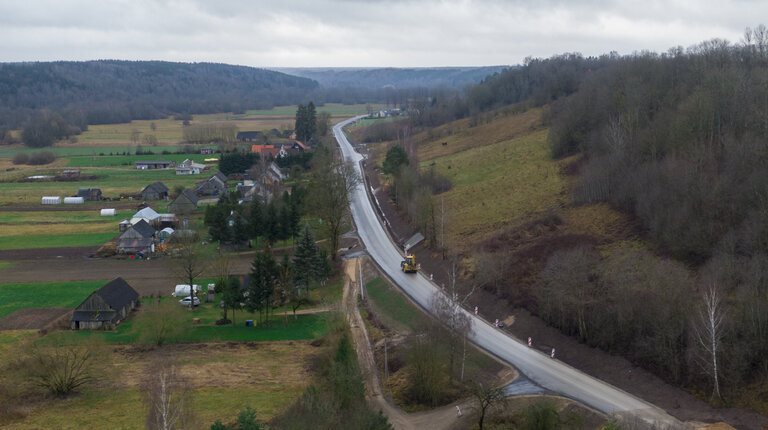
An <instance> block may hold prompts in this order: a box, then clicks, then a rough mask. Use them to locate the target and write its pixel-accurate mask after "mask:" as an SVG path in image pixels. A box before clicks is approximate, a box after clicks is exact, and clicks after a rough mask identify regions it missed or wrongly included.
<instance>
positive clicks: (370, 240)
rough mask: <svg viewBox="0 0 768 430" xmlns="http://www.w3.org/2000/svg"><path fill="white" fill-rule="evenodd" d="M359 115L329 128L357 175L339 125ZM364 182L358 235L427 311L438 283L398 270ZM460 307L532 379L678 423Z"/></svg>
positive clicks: (648, 418)
mask: <svg viewBox="0 0 768 430" xmlns="http://www.w3.org/2000/svg"><path fill="white" fill-rule="evenodd" d="M362 117H363V116H357V117H353V118H350V119H347V120H345V121H342V122H340V123H338V124H336V125H335V126H334V127H333V134H334V136H335V137H336V141H337V142H338V144H339V147H340V149H341V153H342V155H343V157H344V159H345V160H347V161H350V162H352V163H353V164H354V166H355V169H356V170H357V172H358V174H360V177H363V178H364V175H363V172H362V169H361V166H360V164H361V162H362V161H363V159H364V157H363V156H362V155H361V154H359V153H357V152H356V151H355V150H354V149H353V148H352V145H351V144H350V143H349V141H348V140H347V137H346V136H345V135H344V131H343V127H345V126H346V125H348V124H350V123H352V122H354V121H357V120H358V119H360V118H362ZM366 187H367V185H363V186H359V187H357V188H356V189H355V190H354V191H353V192H352V196H351V199H350V200H351V202H350V211H351V212H352V217H353V219H354V223H355V226H356V228H357V233H358V236H359V237H360V240H361V241H362V243H363V245H364V246H365V248H366V250H367V252H368V254H369V255H370V256H371V258H372V259H373V261H374V262H375V263H376V264H377V265H378V266H379V268H380V269H381V270H382V272H383V273H385V274H386V275H387V276H388V277H389V278H390V280H391V281H392V282H393V283H394V284H395V285H397V286H398V287H399V288H400V289H401V290H402V291H403V292H405V293H406V294H407V295H408V296H409V297H410V298H411V299H412V300H413V301H414V302H416V303H417V304H418V305H419V306H421V307H422V308H423V309H425V310H427V312H429V303H430V301H431V300H432V297H433V295H434V294H436V293H439V288H438V287H437V285H435V284H433V283H432V282H430V281H429V279H427V278H426V277H425V276H424V275H423V274H422V273H417V274H415V275H409V274H405V273H403V272H401V271H400V261H401V260H402V258H403V256H402V254H401V252H400V250H399V249H398V248H397V247H396V246H395V245H394V243H393V242H392V240H391V239H390V237H389V236H388V234H387V233H386V231H385V230H384V228H383V227H382V225H381V222H380V221H379V218H378V216H377V215H376V212H375V210H374V208H373V203H372V201H371V198H370V196H369V194H368V192H367V189H366ZM462 312H464V314H465V315H466V316H468V317H469V318H470V319H471V321H472V332H471V335H470V338H471V340H472V342H473V343H475V345H477V346H479V347H480V348H482V349H484V350H486V351H487V352H489V353H491V354H492V355H494V356H496V357H498V358H499V359H501V360H502V361H504V362H506V363H508V364H510V365H512V366H514V367H516V368H517V369H518V370H519V371H520V373H522V374H524V375H525V376H526V377H528V378H529V379H530V380H531V381H533V382H534V383H536V384H537V385H539V386H541V387H543V388H546V389H547V390H550V391H551V392H553V393H557V394H559V395H562V396H564V397H567V398H570V399H573V400H576V401H579V402H581V403H583V404H585V405H587V406H589V407H591V408H593V409H595V410H598V411H600V412H603V413H605V414H618V415H623V416H631V417H635V418H638V419H641V420H643V421H644V422H646V423H648V424H650V425H666V426H675V427H679V426H682V425H683V423H682V422H680V421H679V420H677V419H676V418H674V417H672V416H671V415H669V414H667V413H666V412H665V411H664V410H662V409H661V408H658V407H656V406H654V405H652V404H650V403H648V402H645V401H643V400H642V399H639V398H637V397H635V396H633V395H631V394H629V393H627V392H625V391H623V390H620V389H618V388H616V387H614V386H612V385H610V384H608V383H605V382H603V381H600V380H598V379H596V378H593V377H591V376H589V375H587V374H585V373H583V372H581V371H579V370H577V369H574V368H572V367H570V366H568V365H566V364H565V363H562V362H560V361H558V360H553V359H550V358H549V356H547V355H544V354H542V353H540V352H538V351H536V350H534V349H531V348H528V347H527V346H524V345H523V343H522V342H520V341H519V340H517V339H515V338H513V337H511V336H509V335H508V334H506V333H504V332H502V331H500V330H498V329H496V328H494V327H493V326H492V325H491V324H489V323H488V322H486V321H484V320H482V319H480V318H478V317H477V316H475V315H473V314H471V313H470V312H468V311H467V310H465V309H462Z"/></svg>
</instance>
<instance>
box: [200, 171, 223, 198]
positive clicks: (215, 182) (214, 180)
mask: <svg viewBox="0 0 768 430" xmlns="http://www.w3.org/2000/svg"><path fill="white" fill-rule="evenodd" d="M225 191H227V185H226V184H225V183H224V182H222V181H221V179H219V177H218V176H216V175H213V176H211V177H210V178H208V179H206V180H205V181H200V182H198V183H197V184H196V185H195V193H196V194H197V195H198V196H212V195H219V194H221V193H223V192H225Z"/></svg>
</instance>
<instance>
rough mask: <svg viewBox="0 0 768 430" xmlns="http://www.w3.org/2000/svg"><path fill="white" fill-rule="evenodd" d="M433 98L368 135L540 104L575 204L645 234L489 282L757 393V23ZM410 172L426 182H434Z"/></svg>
mask: <svg viewBox="0 0 768 430" xmlns="http://www.w3.org/2000/svg"><path fill="white" fill-rule="evenodd" d="M435 94H436V93H434V92H433V93H432V94H431V96H430V97H425V98H423V99H420V100H419V99H415V100H413V101H412V102H411V106H410V109H409V119H408V120H407V122H406V121H403V122H402V123H400V124H398V123H393V124H391V125H387V126H382V128H381V129H380V130H375V131H376V133H377V134H375V135H374V136H372V137H373V139H372V140H375V141H380V140H393V141H395V142H399V140H400V139H401V135H402V134H403V132H404V130H407V132H408V133H410V134H411V135H413V134H415V133H416V132H418V131H428V130H429V129H430V128H431V127H435V126H437V125H440V124H444V123H447V122H450V121H453V120H455V119H459V118H466V117H470V118H473V121H474V122H472V123H474V124H478V123H482V121H483V118H484V117H485V116H486V115H491V114H492V111H495V110H497V109H499V108H502V107H504V108H505V109H509V107H508V106H510V105H511V106H512V107H514V108H519V109H522V110H525V109H527V108H530V107H543V108H544V110H543V112H544V113H543V122H544V125H545V126H548V127H549V134H548V138H547V139H548V144H549V149H550V150H551V155H552V157H554V158H555V159H568V160H571V161H570V163H571V164H570V165H571V167H569V169H568V171H569V172H570V173H568V174H575V175H576V184H575V186H574V188H573V190H572V195H571V202H570V204H571V205H575V206H579V205H588V204H592V203H608V204H610V206H611V207H613V208H614V209H617V210H619V211H621V212H623V213H624V214H626V215H628V216H629V217H630V219H631V220H632V222H633V223H634V224H635V225H636V226H637V231H638V234H639V236H640V238H641V243H642V245H640V244H635V245H629V244H623V245H620V246H616V247H613V248H610V249H606V248H601V247H600V246H599V245H597V244H594V243H583V244H574V245H572V246H571V247H566V248H565V249H560V250H557V251H555V252H554V253H552V254H550V255H549V256H548V257H545V258H546V261H543V262H542V264H541V267H542V270H541V271H540V273H538V276H537V278H538V280H537V282H536V284H535V286H533V288H531V289H530V290H527V291H521V290H520V289H519V288H518V286H517V285H516V281H515V280H502V282H503V283H505V284H506V285H505V287H504V288H506V291H504V288H502V290H501V291H500V290H499V289H498V288H497V287H494V288H491V287H490V286H487V287H488V289H489V290H494V291H495V292H496V293H497V294H502V296H504V297H508V298H514V301H515V303H517V304H524V305H525V306H526V307H528V308H529V309H530V310H532V311H533V312H534V313H536V314H538V315H539V316H540V317H542V318H543V319H544V320H545V321H547V322H548V323H549V324H551V325H552V326H554V327H557V328H558V329H560V330H561V331H562V332H564V333H567V334H569V335H571V336H574V337H576V338H578V339H579V340H581V341H582V342H584V343H586V344H588V345H591V346H596V347H599V348H601V349H603V350H605V351H608V352H611V353H619V354H622V355H624V356H626V357H627V358H628V359H630V360H631V361H632V362H634V363H637V364H640V365H642V366H644V367H645V368H647V369H650V370H652V371H654V372H655V373H656V374H658V375H660V376H662V377H663V378H665V379H666V380H668V381H671V382H674V383H675V384H677V385H682V386H686V387H691V388H693V389H695V390H697V391H699V392H701V393H702V397H705V398H708V399H710V400H712V401H713V402H714V403H715V404H721V405H728V404H730V403H729V402H731V401H733V399H734V398H735V397H737V396H738V393H739V391H741V390H744V389H745V387H751V388H750V389H758V390H759V386H760V384H762V383H764V382H765V381H766V375H768V312H766V310H767V309H768V30H766V27H765V26H762V25H760V26H758V27H756V28H754V29H747V30H746V32H745V34H744V36H743V39H742V40H740V41H739V42H738V43H730V42H728V41H725V40H719V39H714V40H709V41H705V42H702V43H699V44H697V45H695V46H691V47H689V48H682V47H675V48H672V49H669V50H668V51H667V52H664V53H653V52H639V53H635V54H632V55H625V56H620V55H618V54H616V53H610V54H606V55H603V56H599V57H584V56H582V55H580V54H577V53H567V54H562V55H557V56H553V57H551V58H548V59H533V58H531V59H528V60H526V62H525V64H524V65H523V66H522V67H519V68H512V69H506V70H504V71H502V72H500V73H496V74H494V75H492V76H489V77H488V78H486V79H485V80H484V81H483V82H482V83H480V84H479V85H477V86H474V87H472V88H470V89H468V90H467V92H466V94H465V95H464V96H459V95H450V94H445V95H444V96H443V97H435ZM472 123H471V124H472ZM378 134H381V136H379V135H378ZM388 155H389V154H388ZM392 155H393V156H394V155H395V154H392ZM388 158H389V157H388ZM406 161H407V159H406ZM385 164H386V163H385ZM403 171H407V170H403ZM401 176H402V175H401ZM414 181H415V182H417V183H423V184H421V185H420V186H421V187H423V188H426V189H429V188H430V183H431V182H433V179H430V178H424V179H419V178H418V177H415V179H414V180H413V181H412V182H414ZM401 182H402V178H401ZM398 185H400V184H398ZM405 188H406V187H399V188H398V189H397V196H398V198H400V197H401V195H402V192H403V191H404V190H405ZM439 192H440V191H439V190H434V189H433V190H432V191H431V192H429V193H428V194H437V193H439ZM417 200H422V201H423V200H424V198H423V197H422V198H419V199H417ZM406 209H409V208H408V207H407V204H406V206H404V210H406ZM408 212H409V213H410V212H412V211H410V210H408ZM412 216H413V215H412ZM553 217H554V218H557V216H556V215H553ZM417 218H418V217H417ZM421 227H423V226H421ZM505 258H506V259H508V260H509V261H508V263H509V264H513V260H512V259H511V258H512V257H511V256H505ZM510 300H511V299H510ZM755 387H758V388H755ZM762 395H765V393H763V394H761V396H762Z"/></svg>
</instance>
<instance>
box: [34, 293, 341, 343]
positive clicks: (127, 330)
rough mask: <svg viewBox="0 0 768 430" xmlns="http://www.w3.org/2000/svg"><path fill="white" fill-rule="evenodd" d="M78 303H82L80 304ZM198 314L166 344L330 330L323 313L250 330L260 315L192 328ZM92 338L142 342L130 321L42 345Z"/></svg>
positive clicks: (55, 336) (310, 335)
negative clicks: (113, 328)
mask: <svg viewBox="0 0 768 430" xmlns="http://www.w3.org/2000/svg"><path fill="white" fill-rule="evenodd" d="M102 285H103V284H102ZM78 304H80V303H77V304H76V305H78ZM76 305H75V306H76ZM201 306H202V305H201ZM217 311H218V310H217ZM198 312H199V311H195V312H192V313H191V314H190V316H189V322H188V324H189V330H185V331H184V332H183V333H181V334H178V335H177V336H175V337H171V338H169V339H168V340H167V342H166V343H169V344H170V343H178V342H220V341H235V342H244V341H278V340H310V339H316V338H318V337H321V336H323V335H324V334H325V333H326V332H327V330H328V328H327V326H326V319H327V317H328V315H327V314H323V313H320V314H309V315H298V316H297V318H296V319H294V318H293V317H292V316H290V317H289V318H288V319H287V323H284V322H283V318H282V315H281V316H280V317H279V318H275V319H274V320H272V321H270V325H269V327H267V326H265V325H259V326H256V327H246V326H245V320H246V319H254V318H258V316H256V315H253V314H248V313H246V312H238V315H240V317H239V318H236V320H235V321H236V322H237V323H236V324H229V325H220V326H217V325H206V323H207V324H212V321H210V319H208V320H207V321H203V322H202V323H201V325H192V318H193V317H194V318H197V317H198V315H199V314H198ZM218 318H220V317H218ZM218 318H216V319H218ZM88 339H102V340H104V341H105V342H108V343H124V344H132V343H136V342H137V341H138V339H139V334H138V333H137V332H136V331H135V330H134V329H133V320H132V319H128V320H127V321H125V322H124V323H122V324H120V325H119V326H118V328H117V330H116V331H83V330H81V331H63V332H55V333H52V334H50V335H48V336H46V337H45V338H44V339H43V340H42V341H41V342H43V343H47V342H62V343H79V342H82V341H84V340H88Z"/></svg>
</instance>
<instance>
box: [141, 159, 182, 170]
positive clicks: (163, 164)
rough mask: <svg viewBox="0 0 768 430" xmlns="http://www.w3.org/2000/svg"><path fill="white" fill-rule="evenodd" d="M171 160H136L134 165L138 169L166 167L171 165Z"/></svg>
mask: <svg viewBox="0 0 768 430" xmlns="http://www.w3.org/2000/svg"><path fill="white" fill-rule="evenodd" d="M172 164H173V162H171V161H137V162H135V163H134V166H135V167H136V168H137V169H139V170H148V169H167V168H169V167H171V165H172Z"/></svg>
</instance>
